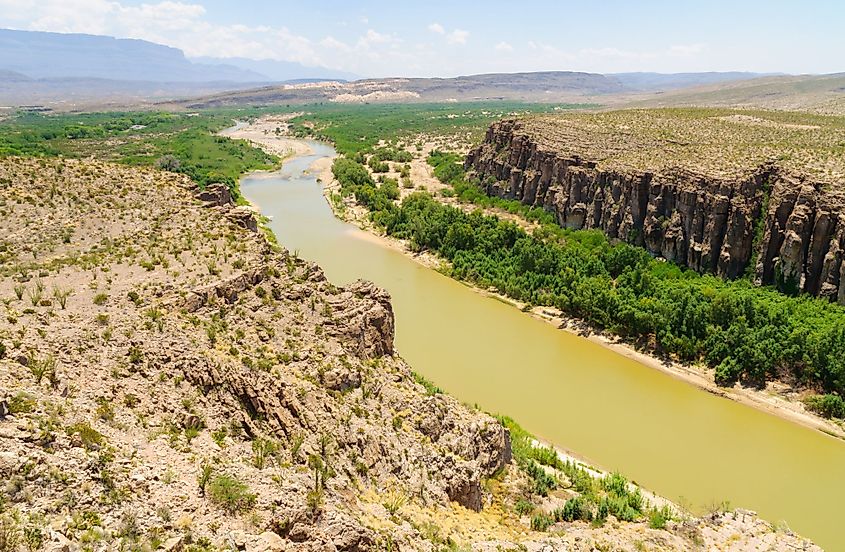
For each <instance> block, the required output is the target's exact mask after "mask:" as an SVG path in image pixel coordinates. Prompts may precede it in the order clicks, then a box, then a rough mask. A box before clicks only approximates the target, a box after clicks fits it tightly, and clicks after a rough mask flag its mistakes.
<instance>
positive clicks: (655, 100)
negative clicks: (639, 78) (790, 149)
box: [631, 73, 845, 115]
mask: <svg viewBox="0 0 845 552" xmlns="http://www.w3.org/2000/svg"><path fill="white" fill-rule="evenodd" d="M631 105H633V106H636V107H674V106H716V107H744V108H764V109H785V110H790V111H812V112H816V113H826V114H834V115H845V73H832V74H829V75H780V76H773V77H760V78H756V79H749V80H742V81H737V82H728V83H719V84H714V85H708V86H698V87H693V88H684V89H679V90H673V91H671V92H666V93H665V94H660V95H659V96H654V97H652V98H648V99H644V100H642V101H639V102H636V103H635V104H631Z"/></svg>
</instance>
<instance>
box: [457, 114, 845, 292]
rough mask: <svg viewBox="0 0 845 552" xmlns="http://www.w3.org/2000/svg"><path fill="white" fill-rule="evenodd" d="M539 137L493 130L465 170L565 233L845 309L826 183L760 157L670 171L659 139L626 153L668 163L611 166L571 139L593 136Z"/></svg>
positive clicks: (837, 225)
mask: <svg viewBox="0 0 845 552" xmlns="http://www.w3.org/2000/svg"><path fill="white" fill-rule="evenodd" d="M544 123H546V124H548V121H544ZM561 124H566V123H565V122H564V123H561ZM546 128H547V126H545V125H541V124H538V123H537V122H534V121H525V122H523V121H519V120H504V121H501V122H497V123H494V124H492V125H491V126H490V128H489V129H488V130H487V133H486V136H485V139H484V141H483V142H482V143H481V145H479V146H478V147H476V148H475V149H473V150H472V151H470V152H469V154H468V155H467V158H466V163H465V167H466V168H467V169H469V170H470V171H471V174H474V175H475V176H477V177H478V178H479V180H480V181H481V183H482V186H483V187H484V189H485V191H486V192H487V193H488V194H489V195H493V196H497V197H502V198H507V199H515V200H518V201H521V202H523V203H525V204H527V205H532V206H537V207H542V208H544V209H546V210H547V211H549V212H551V213H553V214H554V215H555V217H556V218H557V221H558V222H559V224H560V225H561V226H564V227H566V228H574V229H582V228H598V229H601V230H602V231H604V232H605V234H607V235H608V236H609V237H611V238H618V239H621V240H625V241H628V242H630V243H634V244H636V245H640V246H643V247H645V248H646V249H647V250H648V251H650V252H651V253H652V254H655V255H658V256H661V257H664V258H666V259H668V260H671V261H675V262H677V263H678V264H681V265H683V266H688V267H690V268H692V269H694V270H696V271H699V272H706V273H713V274H717V275H719V276H722V277H725V278H736V277H739V276H741V275H743V274H745V273H746V272H747V271H749V270H750V271H753V273H754V274H755V278H756V281H757V282H758V283H761V284H775V285H777V286H778V287H779V288H780V289H782V290H784V291H799V290H800V291H805V292H808V293H811V294H814V295H820V296H823V297H827V298H829V299H831V300H838V301H839V302H841V303H845V278H843V276H845V274H843V271H845V264H843V249H845V241H843V239H845V209H843V205H845V202H843V201H842V199H843V198H842V197H841V195H839V194H837V193H835V192H833V191H831V189H830V186H829V185H825V184H824V183H823V182H822V181H820V180H819V181H816V180H813V179H812V178H811V177H809V176H807V175H806V174H802V173H800V172H798V171H797V170H796V169H795V168H794V167H791V166H788V167H784V166H782V165H781V164H779V163H778V161H777V160H771V159H766V158H762V157H761V158H759V159H756V160H755V159H753V158H752V159H751V160H750V161H752V162H750V163H746V164H745V165H744V166H742V167H738V168H735V170H731V171H712V170H707V169H706V168H705V169H704V170H697V169H696V166H695V164H694V163H689V162H686V163H683V162H679V163H677V164H673V163H672V159H671V156H672V155H673V152H672V149H671V147H672V144H668V143H666V144H660V143H659V142H658V143H656V144H655V143H649V144H648V145H647V146H643V145H642V144H633V145H632V146H631V149H632V150H634V149H636V150H641V151H649V152H650V153H651V154H653V155H656V156H659V155H661V153H662V146H665V148H666V149H665V152H664V153H665V154H666V155H667V156H669V157H670V159H669V161H668V162H667V163H664V164H657V165H656V164H653V163H639V164H637V163H621V162H620V163H616V162H614V157H613V156H614V154H615V153H616V152H617V151H618V149H619V148H618V144H610V145H608V146H607V150H603V149H602V146H601V145H596V143H595V142H594V141H590V140H589V138H587V142H588V144H587V145H585V146H584V148H583V153H582V154H580V155H579V154H578V153H577V152H578V151H579V144H580V141H581V140H583V139H584V137H580V136H579V135H578V131H579V130H583V132H584V133H585V134H588V135H589V134H590V133H597V132H599V131H597V130H596V129H595V128H577V127H576V128H574V129H573V128H569V129H568V131H567V132H566V133H565V136H564V139H563V140H560V141H559V143H560V147H556V144H555V143H554V141H550V140H549V139H548V134H544V130H545V129H546ZM608 132H613V129H609V130H608ZM620 132H622V131H620ZM627 132H630V130H628V131H627ZM725 139H726V140H729V139H730V138H729V137H726V138H725ZM710 163H712V164H716V165H718V163H719V160H718V159H715V160H710ZM752 264H753V266H750V265H752Z"/></svg>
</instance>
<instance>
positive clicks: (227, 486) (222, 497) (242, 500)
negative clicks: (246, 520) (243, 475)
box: [207, 474, 256, 514]
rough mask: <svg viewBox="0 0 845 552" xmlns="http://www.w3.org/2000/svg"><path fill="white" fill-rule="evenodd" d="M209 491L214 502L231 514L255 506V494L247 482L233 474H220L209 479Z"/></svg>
mask: <svg viewBox="0 0 845 552" xmlns="http://www.w3.org/2000/svg"><path fill="white" fill-rule="evenodd" d="M207 493H208V496H209V497H210V498H211V500H212V501H213V502H215V503H217V504H218V505H219V506H220V507H222V508H223V509H224V510H225V511H226V512H228V513H230V514H237V513H240V512H245V511H247V510H250V509H252V507H253V506H255V499H256V496H255V494H254V493H251V492H250V490H249V487H248V486H247V485H246V483H243V482H241V481H238V480H237V479H235V478H234V477H232V476H231V475H226V474H223V475H218V476H217V477H215V478H214V479H212V480H211V481H209V482H208V485H207Z"/></svg>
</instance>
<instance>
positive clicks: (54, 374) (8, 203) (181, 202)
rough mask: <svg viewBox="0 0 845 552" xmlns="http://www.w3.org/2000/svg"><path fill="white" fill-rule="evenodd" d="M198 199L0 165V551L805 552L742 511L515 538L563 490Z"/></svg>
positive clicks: (237, 221)
mask: <svg viewBox="0 0 845 552" xmlns="http://www.w3.org/2000/svg"><path fill="white" fill-rule="evenodd" d="M195 192H196V190H195V189H194V186H193V185H192V183H191V182H190V181H188V180H186V179H185V178H184V177H181V176H177V175H174V174H170V173H162V172H158V171H152V170H144V169H137V168H135V169H130V168H127V167H121V166H118V165H111V164H107V163H100V162H95V161H74V160H64V159H54V160H47V159H38V160H32V159H4V160H0V212H2V215H3V216H2V217H0V298H2V303H0V310H2V313H3V316H2V317H0V480H2V482H3V485H2V486H0V550H3V551H4V552H7V551H8V552H22V551H23V550H25V549H26V550H41V549H43V550H46V551H52V552H58V551H62V552H70V551H77V550H92V551H105V550H164V551H167V552H175V551H184V552H207V551H212V550H246V551H248V552H268V551H314V552H317V551H320V552H323V551H328V552H331V551H339V550H343V551H376V550H409V551H414V550H419V551H425V552H434V551H436V550H445V549H455V548H456V547H459V546H460V547H461V548H462V549H470V548H471V549H472V550H477V551H487V550H490V551H493V550H500V549H514V548H520V549H523V548H524V549H530V550H548V549H552V550H579V551H580V550H584V551H588V550H594V549H596V548H600V549H615V550H631V551H633V550H637V549H641V548H642V547H643V546H646V547H648V548H652V549H659V550H690V549H691V548H692V547H693V546H698V544H696V543H703V544H701V546H703V547H708V548H711V547H721V546H722V545H728V546H727V548H725V549H736V550H745V549H770V548H775V549H776V548H778V547H780V548H783V547H785V546H794V547H795V549H805V550H817V548H815V547H812V546H811V545H810V544H809V543H807V542H806V541H804V540H803V539H800V538H799V537H797V536H795V535H792V534H789V533H781V532H777V533H776V532H774V531H773V528H772V526H771V525H770V524H768V523H766V522H763V521H761V520H759V519H758V518H756V516H753V515H751V514H747V513H743V512H740V511H737V512H732V513H726V512H720V513H717V514H714V515H713V516H709V517H705V518H692V517H688V516H681V515H678V516H677V517H678V519H677V520H676V521H670V522H668V524H667V526H666V528H665V529H661V530H659V529H653V528H649V527H648V526H647V523H646V521H645V517H642V518H641V519H640V520H639V521H637V522H632V523H621V522H618V521H616V519H615V518H614V517H613V516H612V515H611V516H609V518H608V519H607V520H606V523H604V525H603V527H601V528H594V527H593V526H592V525H590V524H588V523H586V522H583V521H564V520H563V519H557V518H558V517H560V516H557V515H555V518H554V519H552V518H548V519H549V520H550V521H549V523H552V522H553V523H554V524H555V529H554V532H549V533H543V532H539V531H534V530H530V527H531V522H530V518H529V517H528V516H527V515H524V514H523V513H518V512H517V508H516V504H517V503H522V502H527V501H533V503H536V508H537V511H538V512H545V513H544V514H543V515H550V513H553V512H555V511H558V510H560V508H562V507H563V505H564V504H566V501H567V500H568V499H569V498H572V497H574V496H577V493H576V491H575V490H574V489H573V486H572V485H571V484H570V483H568V480H567V479H566V475H565V474H563V473H562V472H559V471H558V470H556V469H553V468H551V467H549V468H548V470H549V473H551V474H552V475H554V478H555V479H554V481H556V482H560V483H559V484H558V483H556V485H558V486H559V488H558V490H556V491H555V492H554V493H553V494H548V496H539V495H538V494H537V491H536V485H535V484H534V482H533V479H532V478H533V477H537V476H538V475H537V473H536V471H537V470H541V471H542V470H543V469H544V468H536V466H535V468H536V469H535V470H534V472H535V474H534V475H529V474H528V472H527V470H525V469H522V468H520V467H519V466H517V465H515V464H514V463H513V462H512V449H511V438H510V434H509V432H508V430H507V429H506V428H505V427H504V426H503V425H502V424H501V423H499V421H498V420H496V419H494V418H493V417H491V416H489V415H487V414H484V413H482V412H479V411H477V410H475V409H472V408H470V407H467V406H465V405H463V404H461V403H460V402H458V401H457V400H456V399H454V398H452V397H450V396H448V395H446V394H444V393H441V392H440V391H439V390H437V389H435V388H434V387H433V386H431V385H426V384H425V382H423V381H421V380H419V378H418V377H417V376H415V375H414V374H413V372H411V370H410V368H409V367H408V366H407V365H406V364H405V363H404V361H403V360H402V359H401V358H400V357H399V356H398V355H397V354H396V352H395V351H394V348H393V338H394V333H393V325H394V320H393V310H392V307H391V304H390V297H389V295H388V294H387V293H385V292H384V291H383V290H380V289H378V288H377V287H375V286H374V285H372V284H371V283H366V282H356V283H353V284H352V285H350V286H348V287H345V288H341V287H337V286H335V285H333V284H332V283H331V282H329V281H327V280H326V278H325V276H324V275H323V272H322V271H321V270H320V268H319V267H318V266H316V265H314V264H313V263H309V262H307V261H305V260H302V259H299V258H297V257H296V256H295V255H293V254H290V253H288V252H287V251H285V250H284V249H282V248H279V247H276V246H274V245H272V244H271V243H270V242H269V241H268V240H267V239H266V238H265V236H264V235H263V234H262V233H260V232H257V231H256V230H255V229H256V217H255V216H254V214H252V213H251V212H249V211H248V210H243V209H237V208H235V207H234V206H233V205H232V202H231V196H230V195H229V194H227V193H225V192H224V190H223V189H221V188H212V189H210V190H206V191H205V192H203V193H200V194H196V193H195ZM235 214H236V215H235ZM233 215H234V216H233ZM542 473H543V474H546V472H545V471H542ZM545 477H546V478H548V477H551V476H550V475H548V474H547V475H545ZM532 507H534V506H532ZM564 529H565V531H563V530H564Z"/></svg>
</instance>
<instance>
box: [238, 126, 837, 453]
mask: <svg viewBox="0 0 845 552" xmlns="http://www.w3.org/2000/svg"><path fill="white" fill-rule="evenodd" d="M282 119H283V120H287V119H289V117H287V116H284V117H283V118H282ZM282 119H277V118H270V119H259V120H258V121H256V122H255V123H253V124H251V125H250V126H248V127H244V128H242V129H238V130H234V131H231V133H229V134H228V135H229V136H231V137H233V138H244V139H248V140H250V141H251V142H252V143H253V144H254V145H256V146H258V147H261V148H264V149H265V150H266V151H268V152H277V153H278V152H280V151H281V152H287V155H288V156H294V157H295V156H300V155H307V154H309V153H310V149H309V148H308V145H307V143H306V142H305V141H303V140H297V139H295V138H292V137H291V136H288V135H285V134H284V127H282V130H283V132H281V133H279V134H274V133H273V132H272V129H275V128H276V127H277V126H278V122H279V121H280V120H282ZM425 138H426V139H427V141H426V142H425V143H424V146H423V150H422V154H421V155H419V156H417V157H415V159H414V160H413V161H412V163H411V166H412V175H414V177H412V182H414V188H412V189H410V190H407V189H403V190H402V193H403V196H404V195H407V194H408V193H410V192H412V191H417V190H419V189H424V190H427V191H429V192H432V196H433V197H435V198H436V199H437V200H438V201H440V202H442V203H444V204H448V205H451V206H453V207H458V208H461V209H464V210H466V211H473V210H476V209H478V207H476V206H474V205H469V204H461V203H459V202H458V201H457V200H456V199H455V198H453V197H445V196H442V195H440V194H437V193H436V191H437V190H439V189H442V188H443V187H444V186H445V185H444V184H442V183H440V182H439V181H438V180H437V179H436V178H435V177H434V175H433V173H432V171H431V168H430V167H429V166H428V165H427V163H426V162H425V159H426V157H427V154H428V153H429V152H430V151H432V150H433V149H435V148H437V147H444V145H445V146H446V147H448V146H449V144H444V143H443V141H442V139H438V138H437V137H425ZM333 159H334V157H324V158H321V159H319V160H317V161H316V162H315V163H313V164H312V166H311V167H310V171H311V172H312V173H313V174H316V175H317V178H318V181H320V182H321V183H322V186H323V193H324V195H325V197H326V201H327V202H328V203H329V205H330V206H331V208H332V210H333V211H334V213H335V216H337V217H338V218H339V219H341V220H344V221H347V222H350V223H352V224H354V225H356V226H358V227H359V228H361V229H362V230H364V231H365V232H366V233H367V235H368V236H369V237H370V238H371V239H372V240H373V241H375V242H377V243H379V244H381V245H383V246H384V247H389V248H391V249H394V250H396V251H399V252H401V253H403V254H405V255H406V256H408V257H409V258H411V259H413V260H414V261H415V262H417V263H420V264H421V265H423V266H426V267H428V268H431V269H434V270H437V269H439V268H441V267H442V266H443V263H444V262H445V261H444V260H443V259H441V258H439V257H438V256H437V255H435V254H433V253H431V252H428V251H422V252H417V251H413V250H411V248H410V247H409V244H408V243H407V242H405V241H403V240H399V239H396V238H394V237H392V236H387V235H385V234H384V233H383V232H380V231H379V230H378V229H377V228H375V226H374V225H373V224H372V222H371V221H370V220H369V213H368V212H367V210H366V208H365V207H363V206H360V205H358V204H357V203H356V202H355V201H354V199H351V198H350V199H347V200H346V201H344V202H343V203H342V204H339V203H337V202H336V200H333V197H337V196H339V192H340V184H339V183H338V182H337V180H336V179H335V178H334V175H333V174H332V170H331V167H332V161H333ZM432 182H434V183H436V184H432ZM487 212H488V214H491V215H495V216H498V217H500V218H505V219H507V220H510V221H512V222H515V223H517V224H519V225H520V226H522V227H523V228H525V229H526V230H530V229H532V228H533V226H534V224H533V223H531V222H529V221H526V220H524V219H522V218H520V217H519V216H518V215H514V214H511V213H507V212H505V211H502V210H501V209H495V208H491V209H487ZM462 283H464V284H466V285H467V286H468V287H470V288H471V289H473V290H474V291H476V292H478V293H481V294H483V295H486V296H489V297H495V298H496V299H498V300H500V301H503V302H505V303H508V304H511V305H513V306H514V307H515V308H518V309H520V310H522V311H523V312H525V313H526V314H529V315H531V316H534V317H535V318H537V319H540V320H543V321H545V322H548V323H550V324H552V325H554V326H555V327H557V328H559V329H561V330H564V331H567V332H570V333H573V334H575V335H578V336H581V337H584V338H586V339H589V340H590V341H592V342H594V343H597V344H599V345H602V346H603V347H606V348H608V349H610V350H612V351H614V352H616V353H618V354H621V355H623V356H626V357H628V358H631V359H634V360H636V361H637V362H639V363H641V364H644V365H646V366H648V367H650V368H653V369H655V370H659V371H661V372H664V373H666V374H669V375H671V376H673V377H676V378H679V379H681V380H683V381H685V382H687V383H690V384H691V385H694V386H696V387H698V388H700V389H702V390H704V391H707V392H708V393H713V394H715V395H718V396H721V397H725V398H727V399H730V400H734V401H737V402H739V403H741V404H744V405H747V406H750V407H753V408H757V409H759V410H762V411H764V412H767V413H769V414H772V415H775V416H779V417H781V418H783V419H786V420H789V421H791V422H794V423H798V424H800V425H803V426H805V427H808V428H811V429H815V430H818V431H821V432H823V433H825V434H828V435H831V436H833V437H837V438H839V439H845V428H843V426H842V425H841V424H840V423H838V422H837V421H835V420H831V419H826V418H823V417H821V416H819V415H817V414H815V413H813V412H811V411H809V410H808V409H807V408H806V407H805V406H804V404H803V402H802V401H801V396H800V394H798V393H795V392H794V391H793V390H791V389H790V388H789V387H788V386H786V385H784V384H781V383H777V382H769V383H768V384H767V386H766V387H765V388H764V389H758V388H752V387H747V386H743V385H741V384H739V383H737V384H736V385H734V386H732V387H723V386H719V385H717V384H716V383H715V382H714V380H713V369H711V368H708V367H706V366H703V365H692V364H688V363H681V362H677V361H675V360H672V359H669V358H661V357H658V356H655V355H652V354H648V353H646V352H643V351H641V350H639V349H638V348H637V347H636V346H635V345H633V344H631V343H628V342H626V341H625V340H623V339H621V338H619V337H617V336H615V335H613V334H610V333H608V332H605V331H602V330H600V329H596V328H594V327H591V326H590V325H589V324H587V323H585V322H583V321H581V320H579V319H577V318H573V317H571V316H567V315H565V314H564V313H562V312H560V310H559V309H556V308H554V307H549V306H535V307H533V308H532V307H528V306H526V305H525V304H524V303H522V302H520V301H517V300H515V299H513V298H510V297H507V296H505V295H504V294H502V293H499V292H498V291H497V290H495V289H493V288H490V289H482V288H480V287H478V286H475V285H472V284H470V283H467V282H462Z"/></svg>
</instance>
